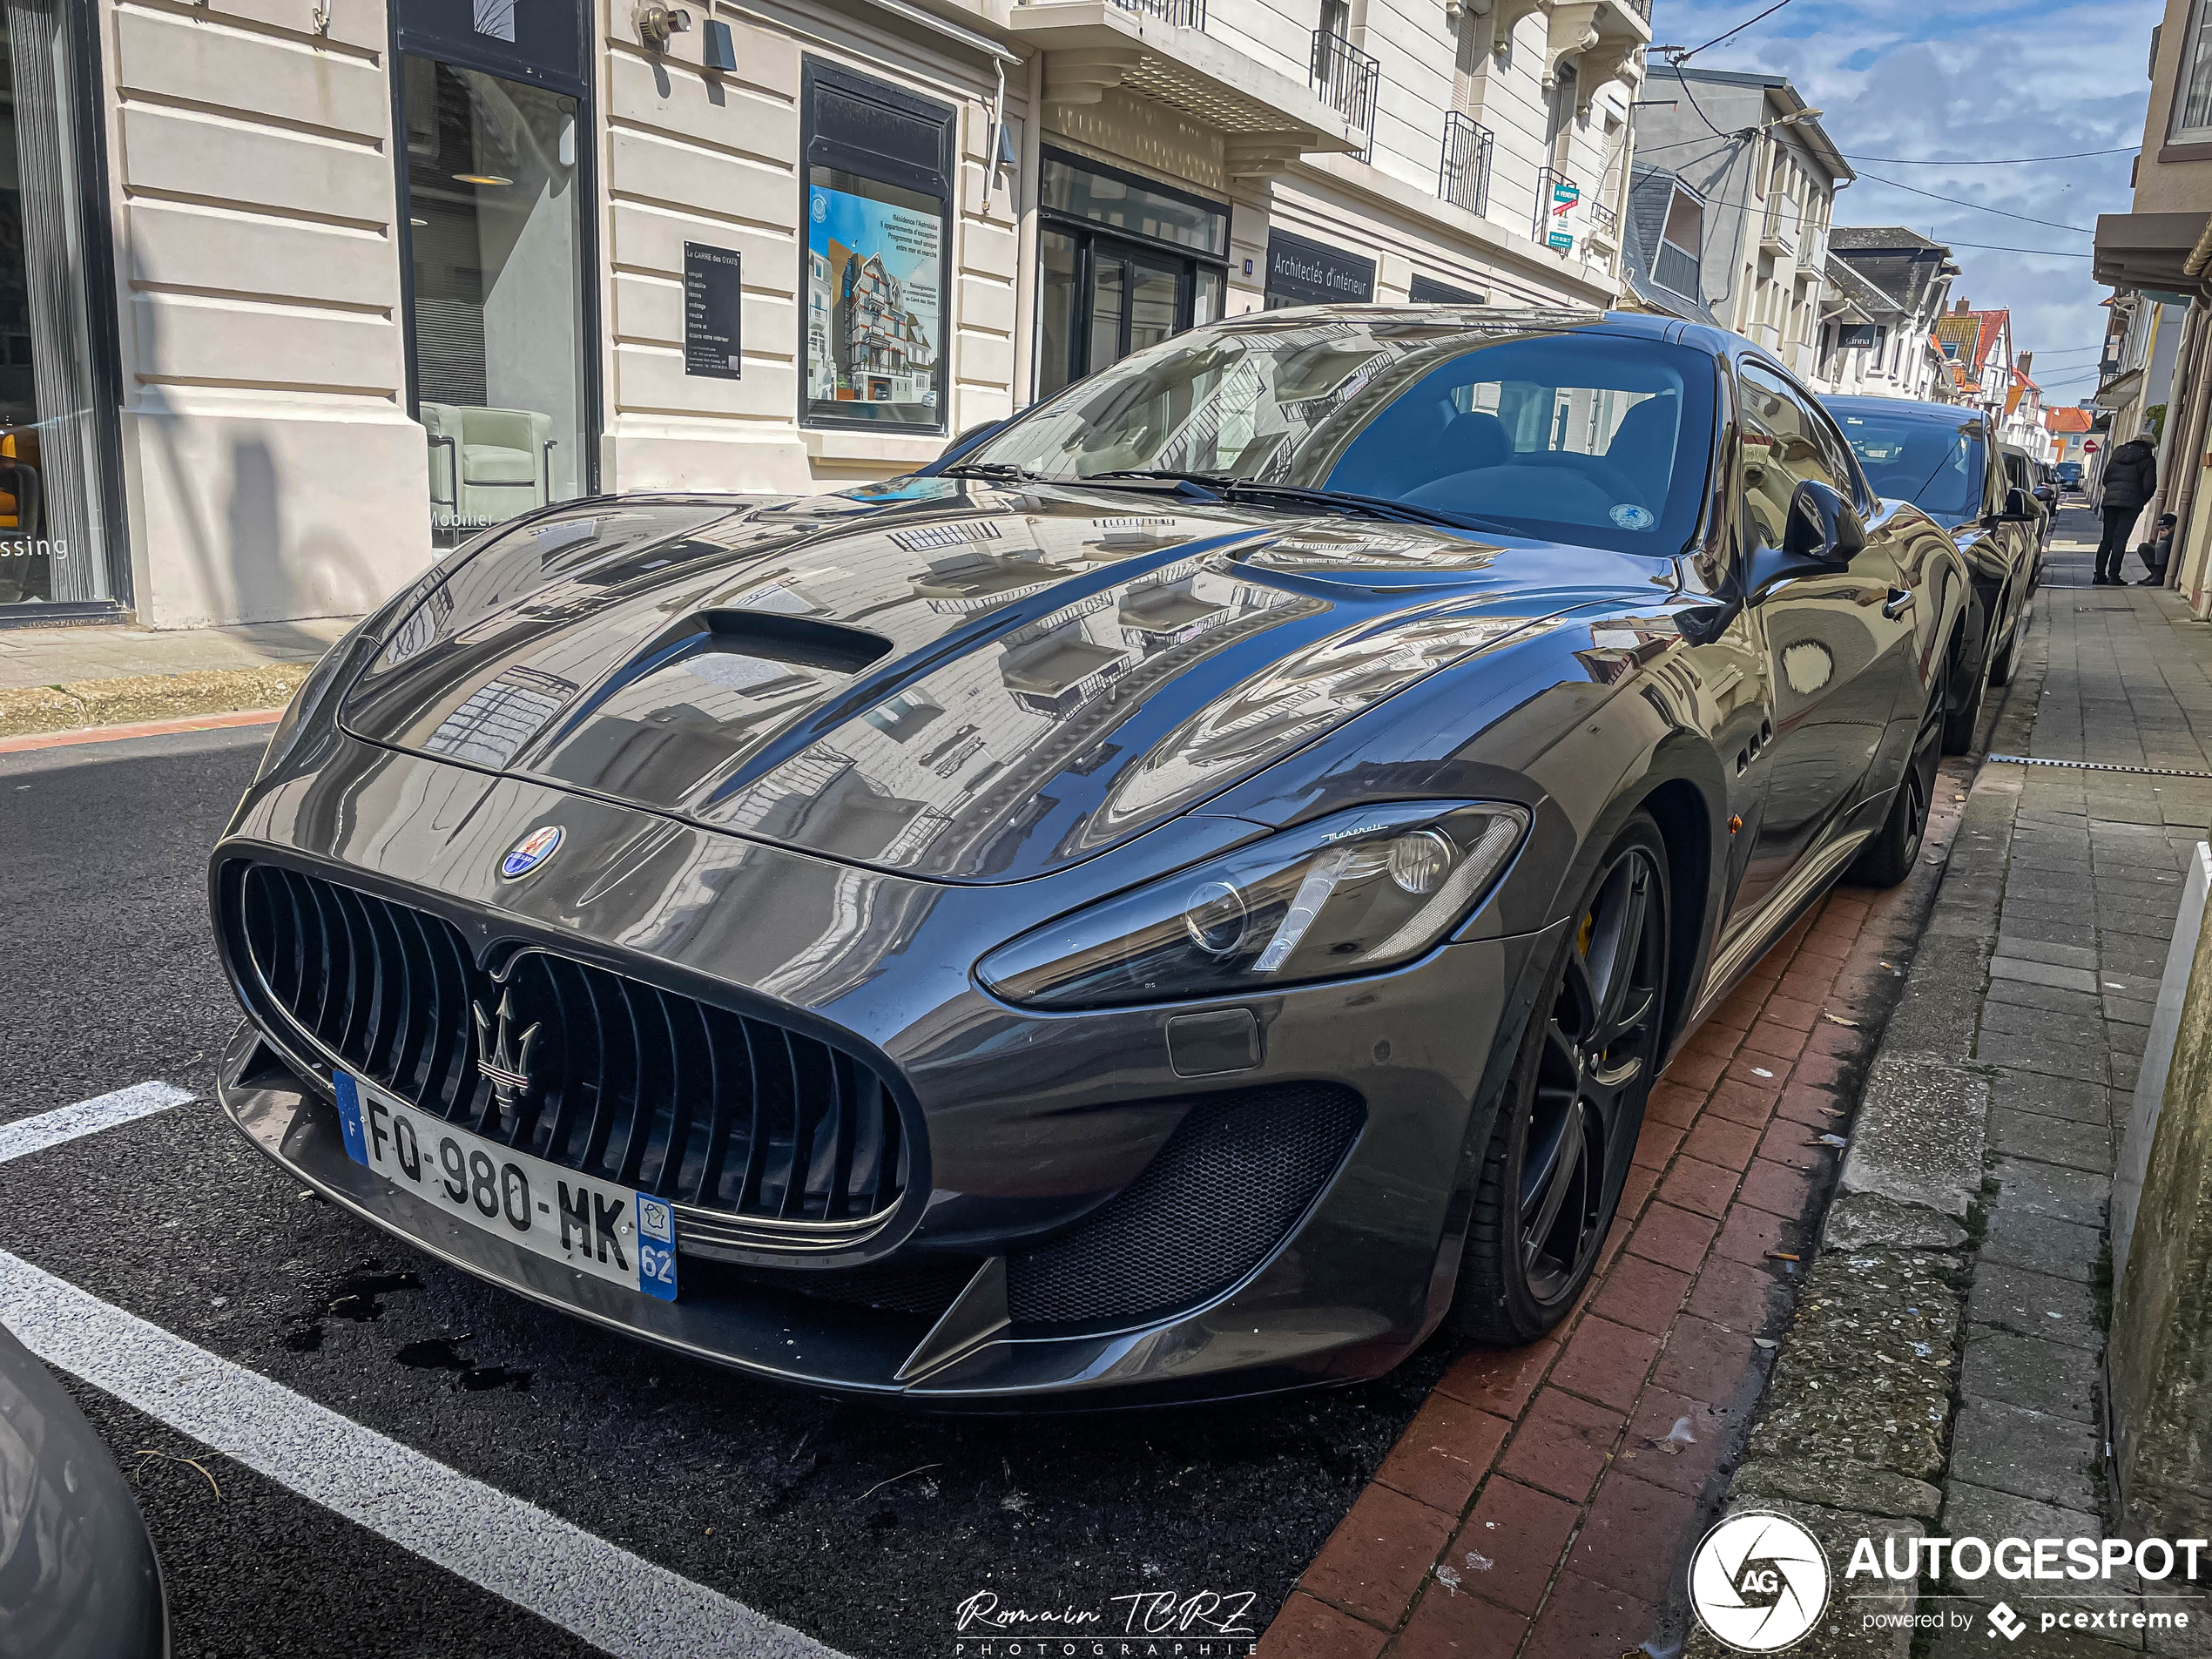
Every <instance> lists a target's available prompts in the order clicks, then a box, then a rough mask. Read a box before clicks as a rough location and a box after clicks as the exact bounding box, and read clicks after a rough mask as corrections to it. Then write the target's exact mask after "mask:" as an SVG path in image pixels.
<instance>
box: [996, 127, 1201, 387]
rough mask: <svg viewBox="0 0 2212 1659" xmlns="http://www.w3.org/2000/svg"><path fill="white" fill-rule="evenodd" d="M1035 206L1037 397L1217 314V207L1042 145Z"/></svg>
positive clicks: (1147, 180) (1199, 198)
mask: <svg viewBox="0 0 2212 1659" xmlns="http://www.w3.org/2000/svg"><path fill="white" fill-rule="evenodd" d="M1040 209H1041V213H1042V219H1043V226H1042V231H1041V232H1040V234H1039V237H1038V275H1037V395H1038V396H1040V397H1048V396H1049V395H1052V394H1053V393H1055V392H1056V391H1058V390H1059V389H1060V388H1062V387H1063V386H1066V385H1068V384H1069V382H1070V381H1079V380H1081V379H1082V378H1083V376H1085V375H1086V374H1095V373H1096V372H1097V371H1098V370H1099V369H1102V368H1105V367H1106V366H1107V365H1108V364H1109V363H1112V362H1116V361H1119V360H1120V359H1121V358H1123V357H1125V356H1127V355H1128V354H1130V352H1133V351H1140V350H1142V349H1143V347H1147V346H1153V345H1157V344H1158V343H1159V342H1160V341H1163V340H1166V339H1169V338H1170V337H1171V336H1173V335H1175V334H1180V333H1182V332H1183V330H1184V329H1186V328H1190V327H1196V326H1197V324H1199V323H1203V322H1211V321H1213V320H1215V319H1216V318H1217V317H1219V316H1220V315H1221V311H1222V296H1223V293H1224V290H1225V287H1226V285H1227V280H1228V272H1227V266H1225V265H1224V263H1223V260H1224V257H1225V256H1226V254H1227V253H1228V251H1229V210H1228V209H1227V208H1225V207H1223V206H1219V205H1217V204H1216V203H1213V202H1210V201H1207V200H1206V199H1204V198H1203V197H1199V196H1190V195H1185V194H1184V193H1182V192H1179V191H1174V190H1170V189H1169V188H1167V187H1166V186H1165V185H1157V184H1155V183H1153V182H1151V181H1150V180H1149V179H1139V178H1137V177H1136V176H1135V175H1134V174H1130V173H1125V172H1121V171H1120V170H1118V169H1116V168H1112V167H1104V166H1101V165H1098V164H1096V163H1095V162H1090V161H1085V160H1082V159H1080V158H1076V157H1074V156H1069V155H1062V154H1060V153H1058V152H1051V151H1048V152H1045V155H1044V158H1043V170H1042V179H1041V188H1040Z"/></svg>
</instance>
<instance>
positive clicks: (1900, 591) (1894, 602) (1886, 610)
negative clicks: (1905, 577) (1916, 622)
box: [1882, 588, 1912, 622]
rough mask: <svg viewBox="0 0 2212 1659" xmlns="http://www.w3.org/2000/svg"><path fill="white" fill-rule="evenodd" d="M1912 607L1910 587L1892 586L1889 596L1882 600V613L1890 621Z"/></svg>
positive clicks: (1893, 620)
mask: <svg viewBox="0 0 2212 1659" xmlns="http://www.w3.org/2000/svg"><path fill="white" fill-rule="evenodd" d="M1908 610H1912V589H1910V588H1892V589H1891V590H1890V597H1888V598H1886V599H1885V600H1883V601H1882V615H1883V616H1885V617H1887V618H1889V620H1890V621H1892V622H1895V621H1896V620H1897V619H1898V617H1901V616H1903V615H1904V614H1905V612H1906V611H1908Z"/></svg>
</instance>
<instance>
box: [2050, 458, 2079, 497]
mask: <svg viewBox="0 0 2212 1659" xmlns="http://www.w3.org/2000/svg"><path fill="white" fill-rule="evenodd" d="M2052 470H2053V471H2054V473H2056V474H2057V475H2058V480H2059V488H2060V489H2061V490H2067V491H2074V490H2079V489H2080V488H2081V463H2080V462H2078V461H2061V462H2059V463H2058V465H2057V466H2055V467H2054V468H2053V469H2052Z"/></svg>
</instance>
